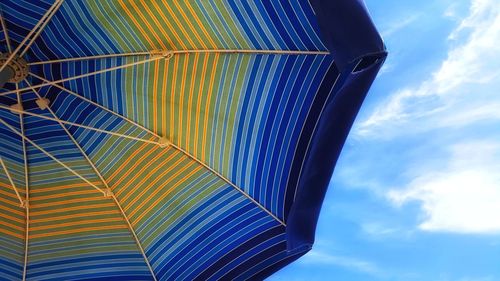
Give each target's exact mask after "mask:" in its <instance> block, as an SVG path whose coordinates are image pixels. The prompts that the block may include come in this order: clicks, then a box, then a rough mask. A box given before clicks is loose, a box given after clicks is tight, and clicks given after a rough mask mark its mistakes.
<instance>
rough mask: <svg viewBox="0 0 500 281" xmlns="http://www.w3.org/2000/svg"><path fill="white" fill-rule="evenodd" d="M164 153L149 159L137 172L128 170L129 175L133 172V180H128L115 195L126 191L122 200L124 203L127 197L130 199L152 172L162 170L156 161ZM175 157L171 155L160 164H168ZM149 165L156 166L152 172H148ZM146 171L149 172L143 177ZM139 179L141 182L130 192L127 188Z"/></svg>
mask: <svg viewBox="0 0 500 281" xmlns="http://www.w3.org/2000/svg"><path fill="white" fill-rule="evenodd" d="M165 153H166V151H165V150H164V151H161V152H160V153H158V154H156V156H155V157H154V158H153V159H151V160H150V161H148V162H147V163H146V164H144V165H143V166H142V167H141V169H140V170H139V171H136V170H129V173H130V172H132V171H133V172H134V174H135V176H134V177H133V178H131V179H130V180H128V182H127V183H126V184H125V185H124V186H123V187H122V189H121V190H120V192H118V193H117V194H116V195H117V196H118V195H120V194H122V193H123V192H124V191H127V194H126V195H124V196H123V198H122V200H124V201H126V200H127V199H128V197H130V196H131V195H132V193H133V192H134V190H136V189H137V188H139V187H142V185H143V184H144V182H145V181H147V180H149V179H150V177H151V176H152V175H153V174H154V172H156V171H157V170H158V169H160V168H162V164H160V163H157V161H158V159H159V158H160V157H162V156H163V155H165ZM174 156H175V154H172V155H170V156H169V157H168V158H167V159H166V160H165V161H162V162H161V163H165V162H168V161H170V160H171V159H172V158H173V157H174ZM151 165H156V167H155V168H154V169H153V170H149V167H150V166H151ZM146 170H149V171H148V173H147V174H145V175H144V172H145V171H146ZM139 177H141V178H142V179H141V181H140V182H139V183H137V184H134V187H133V188H132V191H130V190H129V189H128V188H129V186H130V185H131V184H132V183H134V182H135V181H136V180H137V178H139Z"/></svg>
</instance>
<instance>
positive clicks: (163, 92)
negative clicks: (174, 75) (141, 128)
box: [160, 61, 168, 136]
mask: <svg viewBox="0 0 500 281" xmlns="http://www.w3.org/2000/svg"><path fill="white" fill-rule="evenodd" d="M167 79H168V61H165V66H164V71H163V80H162V84H161V85H162V87H161V106H160V107H161V120H162V131H161V132H162V136H166V135H167Z"/></svg>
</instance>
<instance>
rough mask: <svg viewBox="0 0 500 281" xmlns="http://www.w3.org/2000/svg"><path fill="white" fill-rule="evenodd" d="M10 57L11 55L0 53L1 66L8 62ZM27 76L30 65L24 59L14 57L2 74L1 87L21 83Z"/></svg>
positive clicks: (0, 74)
mask: <svg viewBox="0 0 500 281" xmlns="http://www.w3.org/2000/svg"><path fill="white" fill-rule="evenodd" d="M9 57H10V54H9V53H0V66H1V65H3V64H4V63H5V62H6V61H8V59H9ZM27 76H28V63H27V62H26V60H25V59H23V58H22V57H19V56H14V58H13V59H12V60H11V61H10V62H9V63H8V64H7V67H5V68H4V69H3V70H2V72H0V87H3V84H4V83H5V82H12V83H18V82H21V81H23V79H25V78H26V77H27Z"/></svg>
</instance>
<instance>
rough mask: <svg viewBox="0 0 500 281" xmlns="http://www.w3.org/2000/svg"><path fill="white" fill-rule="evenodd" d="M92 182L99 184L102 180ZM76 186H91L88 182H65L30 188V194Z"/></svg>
mask: <svg viewBox="0 0 500 281" xmlns="http://www.w3.org/2000/svg"><path fill="white" fill-rule="evenodd" d="M92 184H95V185H99V184H101V182H100V181H94V182H92ZM76 187H89V184H88V183H86V182H85V183H80V182H79V183H73V184H65V185H58V186H51V187H37V188H36V189H32V190H30V194H36V193H43V192H50V191H60V190H61V189H69V188H76Z"/></svg>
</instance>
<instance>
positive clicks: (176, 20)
mask: <svg viewBox="0 0 500 281" xmlns="http://www.w3.org/2000/svg"><path fill="white" fill-rule="evenodd" d="M154 2H155V1H153V5H154ZM165 8H167V10H168V12H169V14H170V20H169V19H166V22H171V21H172V19H173V20H174V22H175V23H176V24H177V29H179V30H180V31H181V33H182V34H183V35H184V37H185V38H186V40H187V41H188V42H189V44H191V47H192V48H194V47H196V44H194V42H193V40H191V36H190V35H191V34H190V33H188V32H186V30H185V29H184V26H183V25H182V24H181V22H180V21H179V19H178V18H177V14H176V13H175V12H174V11H173V10H172V9H171V8H170V5H165ZM181 13H182V12H181ZM177 29H175V28H174V29H172V32H174V33H176V32H175V31H176V30H177ZM178 40H179V43H181V42H182V41H183V40H180V39H178ZM183 48H184V49H186V47H185V46H184V47H183Z"/></svg>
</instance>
